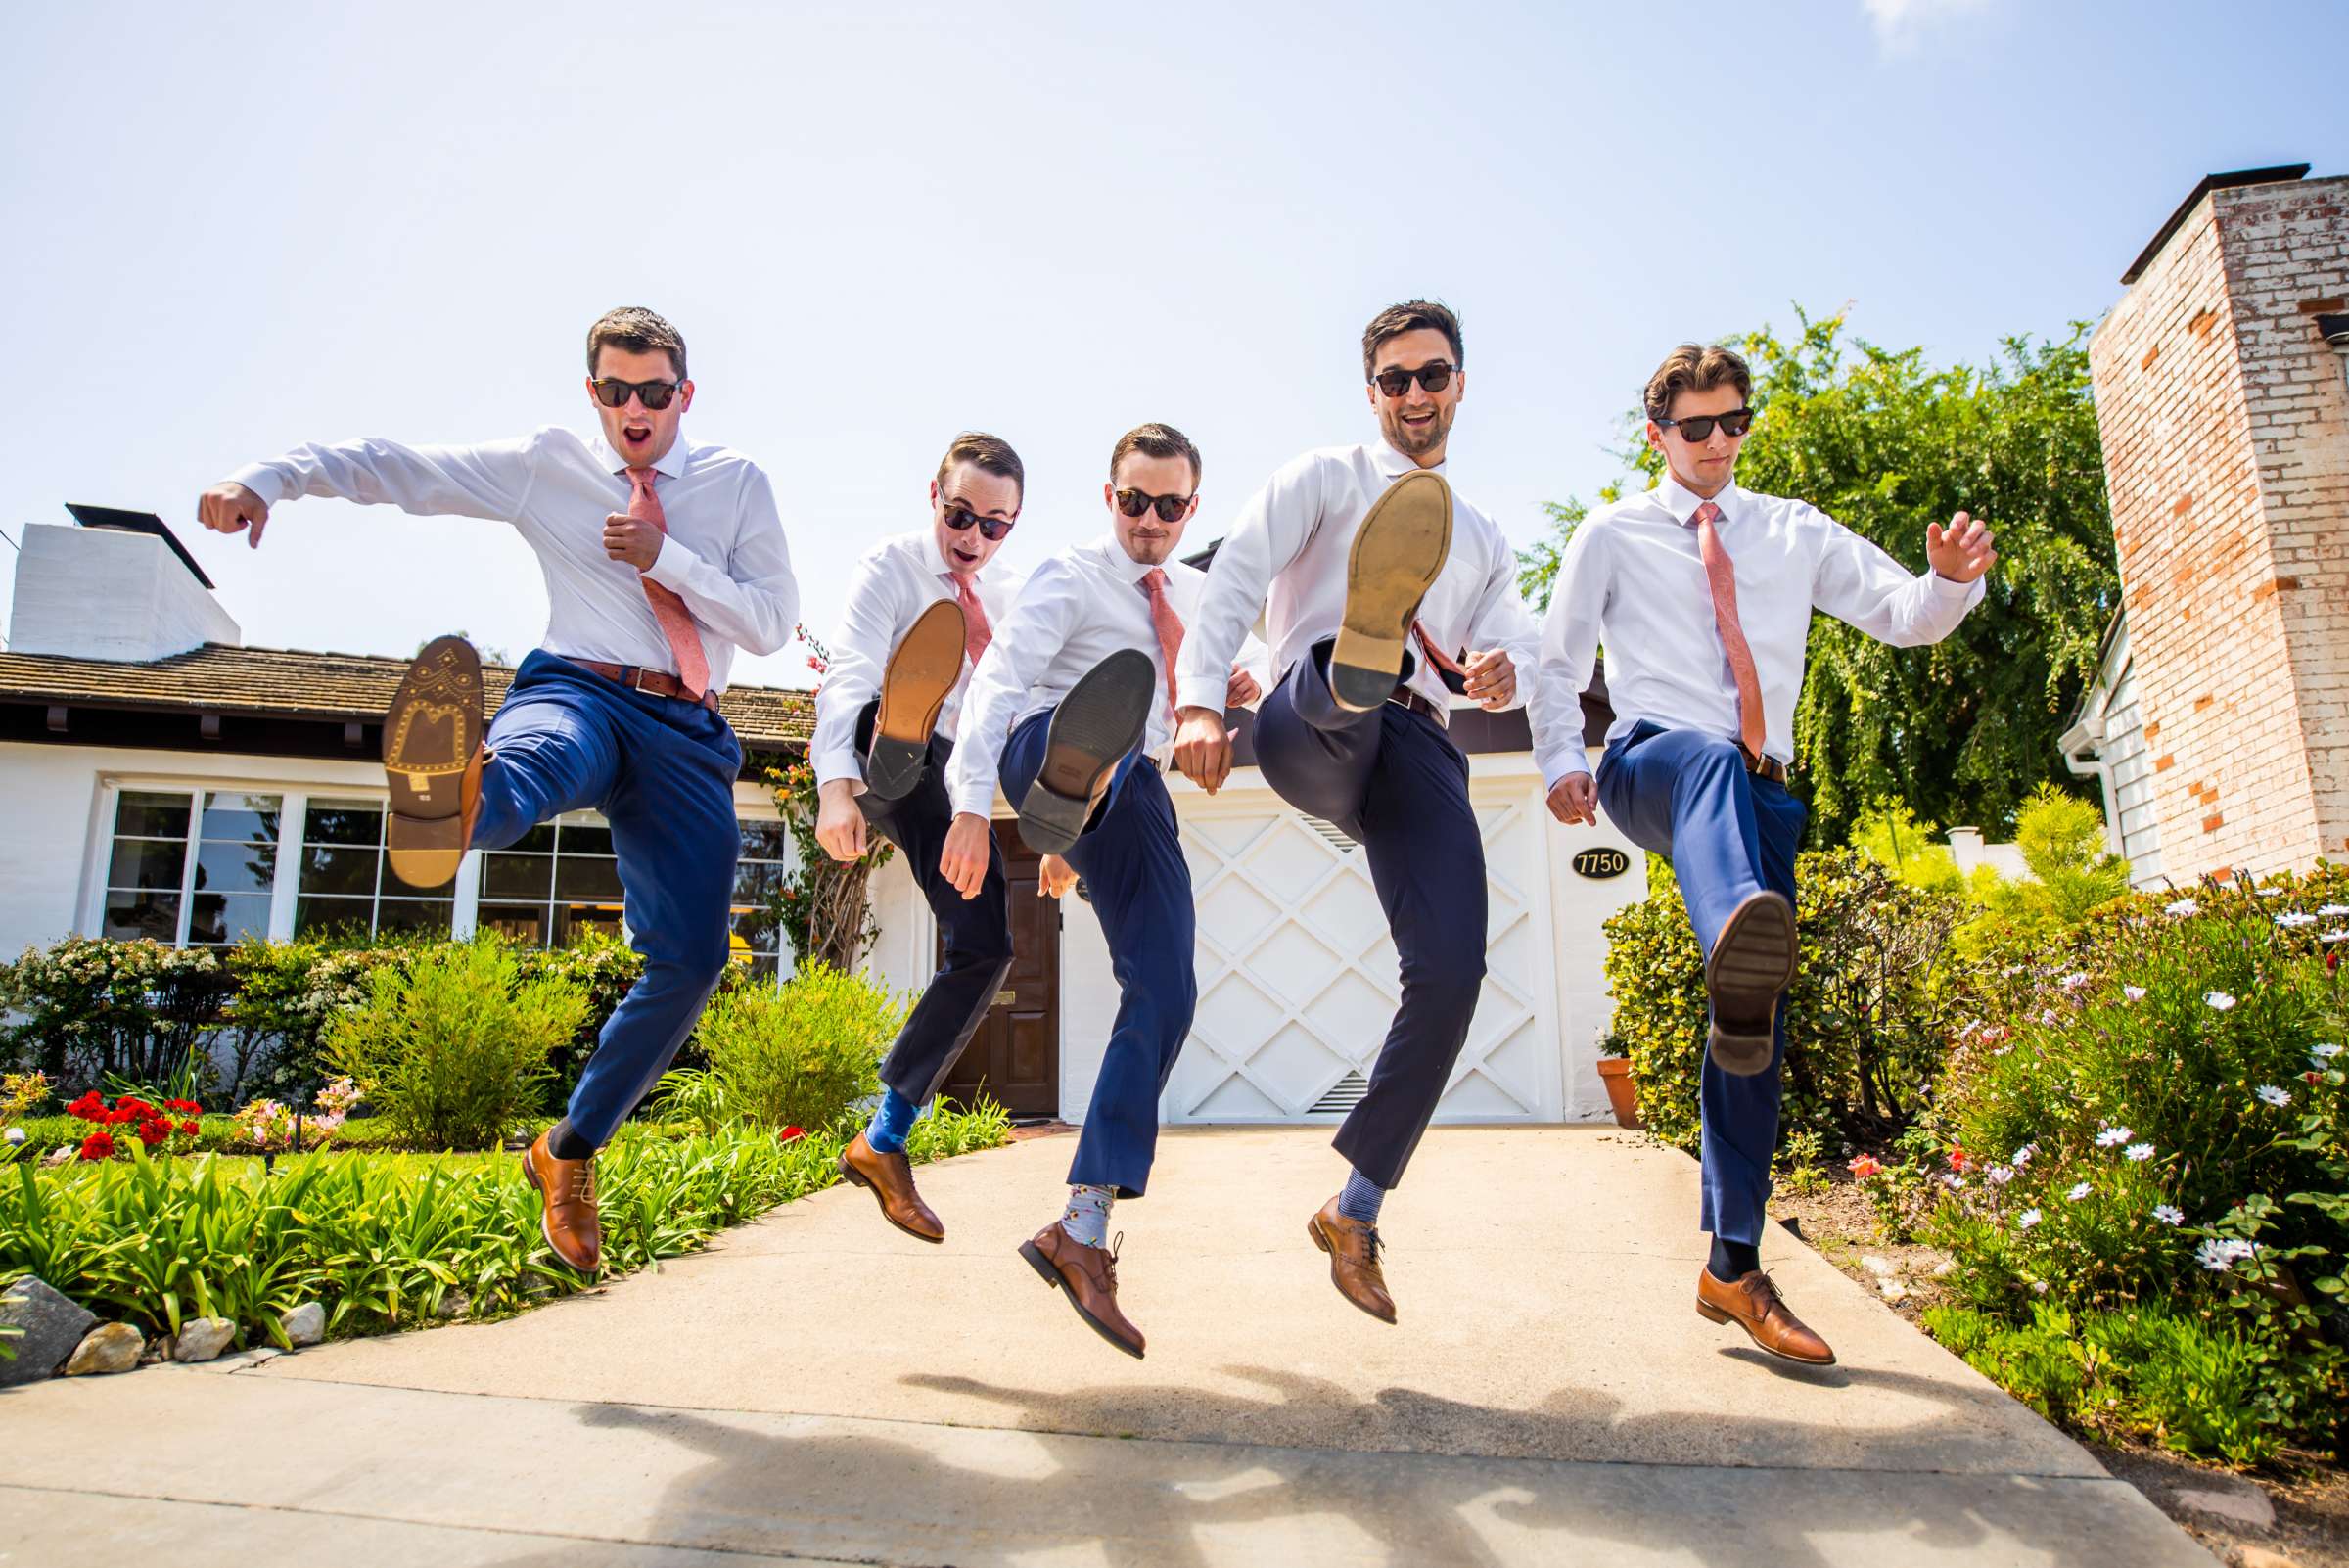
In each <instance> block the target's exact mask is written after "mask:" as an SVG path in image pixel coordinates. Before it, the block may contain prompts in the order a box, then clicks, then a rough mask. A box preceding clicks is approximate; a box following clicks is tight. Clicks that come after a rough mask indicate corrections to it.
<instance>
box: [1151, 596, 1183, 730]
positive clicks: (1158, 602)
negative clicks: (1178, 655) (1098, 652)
mask: <svg viewBox="0 0 2349 1568" xmlns="http://www.w3.org/2000/svg"><path fill="white" fill-rule="evenodd" d="M1142 591H1143V592H1144V593H1146V594H1148V595H1150V628H1151V629H1152V630H1153V631H1155V632H1157V633H1158V657H1159V668H1160V669H1163V670H1165V671H1166V676H1167V708H1168V710H1169V711H1170V712H1172V711H1173V710H1174V708H1175V707H1176V704H1175V701H1174V654H1175V651H1176V650H1177V649H1179V648H1180V647H1181V646H1182V617H1180V616H1178V615H1176V614H1175V613H1174V606H1173V605H1171V604H1169V603H1167V575H1166V573H1165V572H1164V571H1162V570H1161V569H1159V568H1157V567H1152V568H1151V569H1150V570H1149V571H1147V572H1145V573H1143V574H1142Z"/></svg>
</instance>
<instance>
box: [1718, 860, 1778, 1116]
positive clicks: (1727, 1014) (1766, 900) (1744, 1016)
mask: <svg viewBox="0 0 2349 1568" xmlns="http://www.w3.org/2000/svg"><path fill="white" fill-rule="evenodd" d="M1799 952H1800V949H1799V948H1798V946H1797V945H1796V941H1795V927H1794V905H1792V904H1790V903H1788V902H1787V901H1786V899H1785V898H1784V897H1783V896H1781V895H1779V894H1775V893H1771V892H1768V891H1765V892H1762V893H1757V894H1754V895H1752V896H1750V897H1749V898H1747V899H1746V900H1745V901H1744V902H1743V903H1741V904H1739V905H1738V906H1737V907H1736V908H1735V909H1733V910H1731V911H1730V913H1729V918H1728V920H1727V923H1725V924H1724V925H1723V926H1722V928H1721V935H1720V937H1718V938H1717V939H1715V941H1714V944H1713V956H1712V958H1711V959H1710V960H1709V961H1708V962H1707V963H1706V965H1705V995H1706V998H1707V999H1708V1000H1709V1001H1710V1002H1711V1003H1712V1013H1713V1023H1712V1027H1711V1028H1710V1030H1709V1031H1708V1032H1707V1034H1706V1037H1705V1048H1706V1050H1707V1051H1708V1052H1709V1053H1710V1054H1711V1055H1712V1058H1713V1065H1714V1066H1716V1067H1718V1068H1720V1069H1721V1070H1722V1071H1723V1072H1725V1073H1727V1074H1729V1075H1730V1076H1732V1077H1735V1078H1752V1077H1754V1076H1755V1075H1756V1074H1758V1073H1765V1072H1768V1071H1769V1070H1770V1062H1771V1058H1772V1056H1773V1055H1774V1054H1775V1052H1776V1041H1775V1039H1774V1038H1773V1030H1772V1023H1773V1019H1774V1018H1775V1017H1776V1015H1777V1008H1778V997H1779V996H1780V995H1781V994H1782V993H1783V992H1785V990H1786V988H1787V987H1788V986H1790V985H1792V984H1794V969H1795V963H1796V961H1797V958H1798V957H1799Z"/></svg>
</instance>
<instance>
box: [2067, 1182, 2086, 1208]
mask: <svg viewBox="0 0 2349 1568" xmlns="http://www.w3.org/2000/svg"><path fill="white" fill-rule="evenodd" d="M2088 1191H2089V1188H2088V1183H2087V1182H2085V1181H2083V1182H2081V1183H2079V1184H2078V1185H2077V1186H2075V1187H2073V1188H2072V1190H2071V1191H2069V1192H2067V1193H2065V1194H2064V1196H2065V1197H2066V1198H2068V1199H2070V1200H2071V1201H2072V1202H2074V1203H2078V1202H2079V1201H2080V1200H2081V1199H2082V1198H2085V1197H2087V1196H2088Z"/></svg>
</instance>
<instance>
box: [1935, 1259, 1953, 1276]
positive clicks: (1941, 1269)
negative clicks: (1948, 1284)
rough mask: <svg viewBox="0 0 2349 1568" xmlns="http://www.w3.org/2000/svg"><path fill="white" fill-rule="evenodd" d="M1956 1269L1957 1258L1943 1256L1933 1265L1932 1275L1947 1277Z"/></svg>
mask: <svg viewBox="0 0 2349 1568" xmlns="http://www.w3.org/2000/svg"><path fill="white" fill-rule="evenodd" d="M1956 1272H1957V1259H1955V1258H1944V1259H1943V1260H1942V1261H1941V1262H1939V1263H1937V1264H1935V1265H1934V1266H1933V1277H1934V1278H1936V1279H1947V1278H1949V1277H1950V1275H1952V1274H1954V1273H1956Z"/></svg>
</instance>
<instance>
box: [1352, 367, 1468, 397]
mask: <svg viewBox="0 0 2349 1568" xmlns="http://www.w3.org/2000/svg"><path fill="white" fill-rule="evenodd" d="M1451 368H1452V367H1451V364H1450V363H1449V362H1447V361H1445V360H1442V359H1431V360H1429V361H1428V362H1427V363H1426V364H1424V365H1421V366H1420V367H1419V368H1418V369H1417V370H1382V371H1380V372H1379V373H1378V374H1377V375H1375V376H1373V377H1371V378H1370V379H1371V380H1372V381H1375V382H1377V383H1378V390H1379V391H1380V392H1385V393H1386V394H1387V395H1388V396H1389V397H1401V396H1402V395H1403V394H1404V393H1405V392H1407V391H1409V390H1410V385H1411V382H1412V380H1413V378H1416V379H1417V380H1418V383H1419V385H1420V387H1421V388H1423V389H1425V390H1426V391H1428V392H1442V391H1443V390H1444V389H1445V388H1447V387H1449V386H1451Z"/></svg>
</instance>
